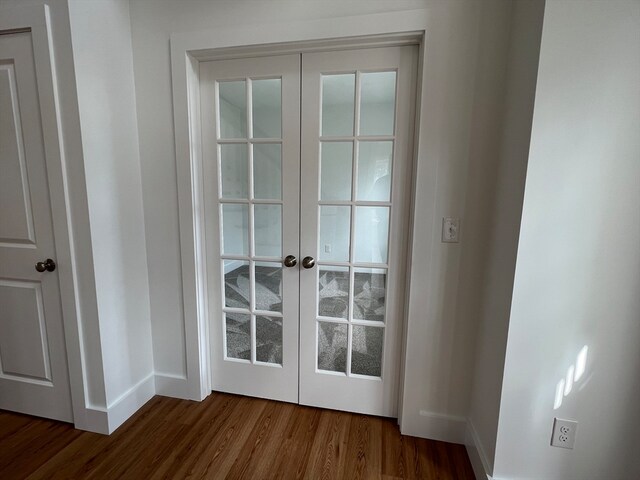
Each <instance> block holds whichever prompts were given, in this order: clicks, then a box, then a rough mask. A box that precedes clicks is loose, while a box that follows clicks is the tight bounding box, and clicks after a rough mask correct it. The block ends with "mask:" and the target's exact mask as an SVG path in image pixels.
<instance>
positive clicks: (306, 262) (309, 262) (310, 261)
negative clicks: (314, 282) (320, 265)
mask: <svg viewBox="0 0 640 480" xmlns="http://www.w3.org/2000/svg"><path fill="white" fill-rule="evenodd" d="M315 264H316V260H315V259H314V258H313V257H304V258H303V259H302V266H303V267H304V268H313V267H314V266H315Z"/></svg>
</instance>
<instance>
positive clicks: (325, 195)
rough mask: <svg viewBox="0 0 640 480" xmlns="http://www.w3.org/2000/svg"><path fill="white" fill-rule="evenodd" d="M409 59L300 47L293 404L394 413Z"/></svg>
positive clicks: (389, 51)
mask: <svg viewBox="0 0 640 480" xmlns="http://www.w3.org/2000/svg"><path fill="white" fill-rule="evenodd" d="M415 58H416V55H415V47H397V48H379V49H368V50H358V51H341V52H322V53H309V54H304V55H303V69H302V84H303V92H304V95H303V100H302V119H303V128H302V176H301V189H302V192H303V195H302V197H301V213H302V215H301V237H300V245H301V247H300V250H301V252H300V253H301V255H302V256H311V257H313V258H315V259H317V260H318V262H317V263H318V265H317V266H316V267H314V268H309V269H302V271H301V276H300V298H301V304H300V305H301V308H300V403H303V404H307V405H315V406H320V407H326V408H335V409H340V410H348V411H355V412H362V413H368V414H374V415H384V416H396V414H397V392H398V382H399V354H400V330H401V326H402V316H403V311H402V303H403V295H404V293H403V292H404V277H405V268H404V265H405V254H404V249H405V246H406V243H407V240H406V235H405V232H406V231H407V222H408V210H409V198H408V191H409V175H410V170H411V168H410V167H411V162H410V158H411V142H412V133H413V132H412V116H413V107H412V100H413V98H414V88H415V87H414V78H415V71H416V66H415Z"/></svg>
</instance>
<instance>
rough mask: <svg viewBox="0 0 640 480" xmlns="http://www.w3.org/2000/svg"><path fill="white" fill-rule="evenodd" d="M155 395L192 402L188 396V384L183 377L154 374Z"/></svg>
mask: <svg viewBox="0 0 640 480" xmlns="http://www.w3.org/2000/svg"><path fill="white" fill-rule="evenodd" d="M155 384H156V394H158V395H162V396H163V397H172V398H181V399H183V400H193V398H192V396H191V395H189V382H188V381H187V379H186V378H185V377H184V376H181V375H171V374H166V373H156V374H155Z"/></svg>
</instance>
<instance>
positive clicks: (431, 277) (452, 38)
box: [131, 0, 508, 442]
mask: <svg viewBox="0 0 640 480" xmlns="http://www.w3.org/2000/svg"><path fill="white" fill-rule="evenodd" d="M418 7H420V8H424V9H425V10H423V11H421V12H420V13H419V15H421V16H422V17H423V18H424V21H425V23H426V25H427V26H428V27H427V36H426V42H425V48H424V61H425V62H426V65H427V67H426V69H425V75H424V77H423V78H422V82H423V83H422V86H421V87H422V89H423V91H424V94H423V95H422V97H421V102H422V107H421V108H422V111H423V112H425V115H424V116H423V118H422V121H421V132H420V137H421V146H420V148H421V152H422V156H421V158H420V159H419V166H418V170H417V181H416V183H417V190H416V210H417V212H416V222H415V228H416V229H415V237H414V239H413V242H414V250H415V256H414V259H413V269H412V272H411V275H412V289H411V292H409V293H410V294H409V299H410V302H411V308H410V309H409V312H408V315H409V332H408V335H407V336H408V339H409V341H408V345H407V358H408V363H407V368H406V371H405V372H404V373H405V375H404V383H405V396H404V398H403V407H404V415H403V417H402V428H403V431H405V432H407V433H411V434H415V435H423V436H431V437H433V438H443V439H447V440H452V441H458V442H462V441H463V435H464V428H465V423H466V415H467V407H468V397H469V390H470V384H471V374H472V368H471V363H472V361H473V348H472V338H473V332H474V330H475V328H474V323H475V318H472V317H458V316H457V314H456V310H457V295H458V289H457V285H458V279H459V268H458V267H459V262H460V250H461V248H460V247H461V245H451V244H448V245H445V244H441V243H440V221H441V220H440V219H441V218H442V217H443V216H447V215H452V216H461V217H462V216H463V214H464V207H465V188H464V185H466V182H467V167H468V158H469V155H470V151H469V139H470V125H471V117H472V108H473V99H474V92H475V86H474V76H475V67H476V54H477V52H478V37H477V35H478V18H479V13H480V11H481V8H482V5H481V4H480V3H478V2H475V1H466V0H465V1H462V0H458V1H450V2H442V1H438V0H433V1H432V0H423V1H402V2H364V1H346V2H345V1H333V2H326V1H325V2H319V1H313V2H311V1H307V2H297V1H290V0H287V1H270V2H250V1H236V2H226V1H219V2H196V1H189V2H180V3H176V2H168V1H167V2H153V3H152V2H149V1H148V0H132V2H131V21H132V32H133V48H134V65H135V82H136V95H137V100H138V122H139V131H140V145H141V149H140V151H141V160H142V170H143V191H144V205H145V218H146V229H147V251H148V257H149V262H148V263H149V268H150V292H151V299H152V301H151V305H152V320H153V342H154V354H155V356H154V358H155V362H156V373H157V374H158V377H164V378H165V380H167V381H171V380H172V379H173V380H176V379H177V380H179V379H180V378H184V377H185V374H186V366H185V363H186V361H185V343H184V342H185V333H184V319H183V311H182V310H183V308H182V297H181V292H182V279H181V265H180V245H179V239H178V231H179V227H178V214H177V209H178V206H177V191H176V181H177V180H176V164H175V162H176V160H175V154H174V141H173V139H174V133H173V116H172V108H171V82H170V63H169V36H170V34H171V33H173V32H188V31H198V30H211V29H215V28H216V27H218V26H223V27H224V28H231V27H233V26H234V25H247V24H252V23H254V24H255V23H258V22H259V23H260V24H261V26H262V28H264V25H265V24H268V23H270V22H271V23H280V22H287V21H290V22H295V21H298V20H308V19H314V18H331V17H339V16H348V15H358V14H367V13H374V12H384V11H390V10H392V9H393V10H401V9H413V8H418ZM501 9H502V10H504V9H508V4H507V3H506V2H505V3H502V4H501V6H499V7H497V9H496V11H497V12H498V13H500V11H501ZM500 18H501V21H502V22H503V24H501V26H500V28H502V29H504V28H506V27H505V25H506V24H507V22H508V17H506V16H504V15H501V17H500ZM358 21H360V20H359V19H358V18H357V17H354V18H353V22H358ZM349 34H350V31H345V32H344V35H349ZM503 40H504V41H506V37H503ZM498 43H499V42H498ZM501 49H502V50H501V51H504V46H501ZM492 61H495V60H492ZM485 88H486V90H490V89H492V88H493V89H494V90H493V91H492V92H493V93H494V94H495V95H499V88H498V87H497V86H491V85H489V84H487V85H486V87H485ZM486 90H485V91H486ZM483 115H484V116H483ZM487 115H490V112H486V113H484V112H480V113H479V114H478V115H477V116H476V118H475V120H474V121H477V122H482V121H484V120H486V118H487ZM427 218H435V221H434V222H427V221H425V219H427ZM463 229H464V226H463ZM463 231H464V230H463ZM463 235H464V234H463ZM464 238H465V237H464V236H463V239H464ZM464 241H465V240H463V242H464ZM467 241H473V239H472V238H469V239H468V240H467ZM157 259H162V261H156V260H157ZM163 384H164V383H163V382H159V383H158V385H159V386H160V387H159V388H160V389H159V391H160V392H168V393H171V394H174V395H184V396H188V392H187V390H186V385H185V386H184V387H180V386H179V382H178V383H176V382H172V387H171V388H167V389H164V387H163V386H162V385H163ZM181 392H182V393H181Z"/></svg>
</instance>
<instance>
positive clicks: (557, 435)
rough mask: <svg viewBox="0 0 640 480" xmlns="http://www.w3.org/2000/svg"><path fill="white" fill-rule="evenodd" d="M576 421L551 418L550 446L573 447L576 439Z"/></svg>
mask: <svg viewBox="0 0 640 480" xmlns="http://www.w3.org/2000/svg"><path fill="white" fill-rule="evenodd" d="M577 430H578V422H574V421H573V420H563V419H561V418H554V419H553V432H552V434H551V446H552V447H560V448H569V449H573V444H574V443H575V441H576V431H577Z"/></svg>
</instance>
